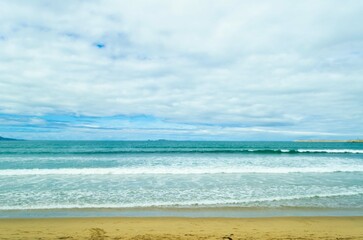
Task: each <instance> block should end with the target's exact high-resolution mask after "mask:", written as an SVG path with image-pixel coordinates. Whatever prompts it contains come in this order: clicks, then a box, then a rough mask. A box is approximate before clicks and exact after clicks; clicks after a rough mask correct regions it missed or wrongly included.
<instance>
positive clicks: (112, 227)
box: [0, 216, 363, 240]
mask: <svg viewBox="0 0 363 240" xmlns="http://www.w3.org/2000/svg"><path fill="white" fill-rule="evenodd" d="M0 239H91V240H96V239H98V240H102V239H145V240H146V239H149V240H153V239H224V240H227V239H228V240H231V239H232V240H235V239H363V216H361V217H276V218H174V217H166V218H160V217H159V218H157V217H154V218H58V219H55V218H53V219H51V218H47V219H45V218H43V219H41V218H40V219H0Z"/></svg>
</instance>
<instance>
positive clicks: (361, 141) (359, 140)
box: [295, 139, 363, 143]
mask: <svg viewBox="0 0 363 240" xmlns="http://www.w3.org/2000/svg"><path fill="white" fill-rule="evenodd" d="M295 142H350V143H363V140H362V139H355V140H318V139H316V140H314V139H312V140H296V141H295Z"/></svg>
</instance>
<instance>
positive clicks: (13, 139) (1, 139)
mask: <svg viewBox="0 0 363 240" xmlns="http://www.w3.org/2000/svg"><path fill="white" fill-rule="evenodd" d="M0 141H21V139H15V138H4V137H2V136H0Z"/></svg>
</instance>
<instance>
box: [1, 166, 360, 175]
mask: <svg viewBox="0 0 363 240" xmlns="http://www.w3.org/2000/svg"><path fill="white" fill-rule="evenodd" d="M333 172H363V165H355V166H354V165H352V166H317V167H210V168H206V167H204V168H201V167H194V168H192V167H183V168H177V167H148V168H146V167H140V168H59V169H5V170H0V176H21V175H143V174H151V175H152V174H238V173H240V174H243V173H267V174H268V173H272V174H273V173H275V174H278V173H281V174H287V173H333Z"/></svg>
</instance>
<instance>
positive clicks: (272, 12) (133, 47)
mask: <svg viewBox="0 0 363 240" xmlns="http://www.w3.org/2000/svg"><path fill="white" fill-rule="evenodd" d="M362 11H363V3H360V2H358V1H346V2H344V3H342V2H341V1H318V2H317V1H299V2H296V1H294V2H291V1H228V2H225V1H177V2H176V1H132V2H130V1H128V2H126V1H86V2H84V1H61V2H60V1H52V2H49V1H2V2H1V3H0V44H1V47H0V63H1V64H0V113H4V114H7V113H8V114H9V113H12V114H18V115H22V114H23V115H26V114H28V115H38V116H42V115H46V114H64V115H73V114H76V115H86V116H115V115H129V116H133V115H151V116H154V117H156V118H160V119H163V121H164V123H163V124H161V125H162V126H168V125H167V124H166V123H167V122H168V123H170V122H172V123H175V124H185V123H186V124H191V125H193V124H194V125H195V126H196V128H197V129H200V131H202V132H203V131H204V130H203V129H202V128H201V127H200V124H211V125H214V126H220V128H221V129H222V130H220V129H217V128H219V127H214V128H211V129H208V131H209V133H212V134H214V135H226V136H227V137H228V136H232V135H233V134H234V132H237V130H238V129H236V128H235V129H234V130H235V131H234V132H233V131H227V129H226V128H224V127H221V126H225V125H229V126H236V127H248V128H249V131H250V132H253V131H254V130H253V129H254V128H257V129H262V130H263V131H264V133H265V134H269V133H275V134H277V135H278V134H284V132H285V133H286V132H291V133H294V134H295V135H294V136H305V135H304V132H305V133H306V132H307V133H309V134H310V133H311V132H315V133H316V136H319V135H320V133H326V136H330V134H338V135H339V134H343V135H344V134H346V135H348V136H354V135H353V134H357V135H359V136H362V135H363V127H362V124H361V123H362V121H361V118H362V117H363V107H362V105H361V103H362V102H363V94H362V92H363V79H362V77H363V69H362V67H361V66H363V57H362V55H363V51H362V50H361V49H363V40H362V39H363V29H362V28H361V27H360V26H359V24H360V23H361V22H362V21H363V17H362V14H361V12H362ZM97 44H101V45H104V47H101V48H98V47H97ZM183 126H184V127H186V125H183ZM209 133H207V132H203V133H201V134H200V136H202V135H203V134H205V135H208V134H209ZM185 134H186V135H187V134H188V133H185ZM198 136H199V135H198ZM261 136H263V135H262V133H261ZM311 136H313V134H312V135H311Z"/></svg>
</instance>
